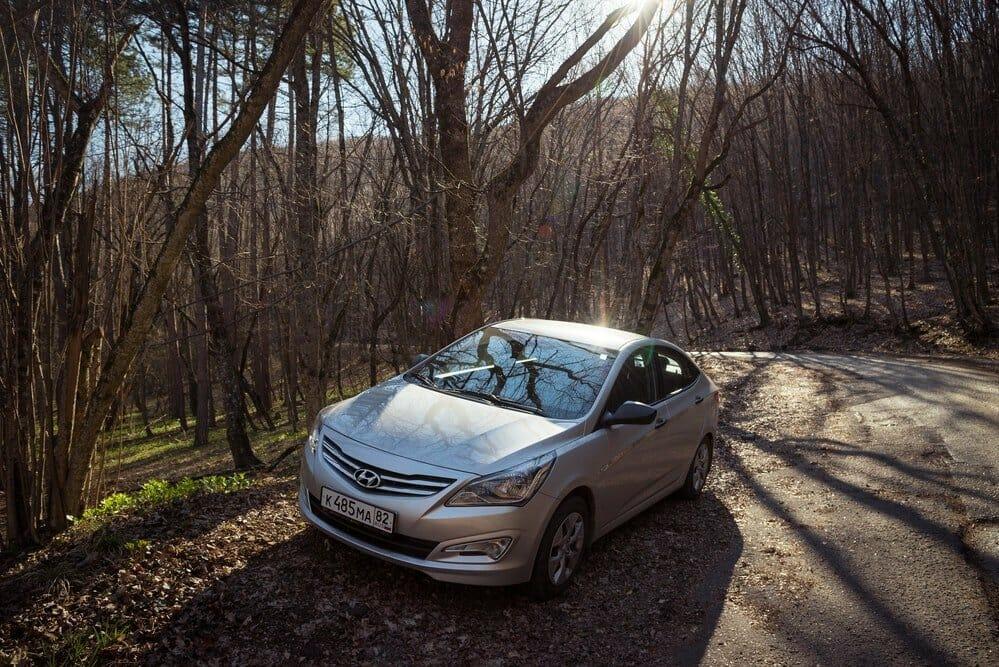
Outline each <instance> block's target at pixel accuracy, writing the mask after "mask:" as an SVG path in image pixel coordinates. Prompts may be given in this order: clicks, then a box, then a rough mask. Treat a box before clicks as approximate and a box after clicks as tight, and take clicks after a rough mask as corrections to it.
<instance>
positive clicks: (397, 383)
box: [323, 377, 579, 474]
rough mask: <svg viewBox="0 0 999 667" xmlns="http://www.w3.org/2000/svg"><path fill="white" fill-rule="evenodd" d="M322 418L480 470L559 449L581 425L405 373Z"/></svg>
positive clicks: (439, 462) (400, 449) (369, 440)
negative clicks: (526, 453)
mask: <svg viewBox="0 0 999 667" xmlns="http://www.w3.org/2000/svg"><path fill="white" fill-rule="evenodd" d="M323 421H324V423H325V425H326V426H327V427H328V428H331V429H333V430H334V431H337V432H339V433H342V434H343V435H346V436H347V437H349V438H352V439H353V440H356V441H358V442H361V443H363V444H365V445H368V446H370V447H375V448H376V449H380V450H382V451H385V452H388V453H390V454H396V455H398V456H404V457H406V458H409V459H414V460H416V461H421V462H423V463H429V464H431V465H436V466H441V467H444V468H451V469H453V470H460V471H462V472H470V473H477V474H481V473H483V472H488V471H490V470H492V469H495V468H497V467H499V466H497V463H498V462H500V461H501V460H502V459H506V458H507V457H510V456H511V455H513V454H516V453H517V452H520V451H522V450H524V449H526V448H528V447H534V446H535V445H550V446H551V448H554V447H555V446H557V445H558V444H560V443H562V442H563V441H565V440H566V439H569V438H571V437H574V435H575V431H576V429H575V428H573V427H578V426H579V425H578V423H577V422H569V421H556V420H551V419H548V418H546V417H541V416H538V415H532V414H529V413H526V412H520V411H517V410H510V409H507V408H503V407H499V406H495V405H489V404H487V403H481V402H479V401H475V400H469V399H465V398H461V397H458V396H451V395H449V394H444V393H441V392H439V391H434V390H432V389H429V388H427V387H422V386H420V385H416V384H412V383H410V382H407V381H406V380H404V379H402V378H401V377H398V378H393V379H391V380H389V381H387V382H384V383H382V384H380V385H377V386H375V387H372V388H371V389H368V390H367V391H365V392H363V393H361V394H358V395H357V396H355V397H354V398H352V399H349V400H347V401H344V402H342V403H339V404H337V405H336V406H334V407H333V408H332V409H331V410H329V411H328V412H327V413H326V415H325V417H324V420H323ZM541 449H546V448H545V447H541ZM538 453H539V454H540V453H543V452H541V451H539V452H538ZM513 463H515V461H511V464H513Z"/></svg>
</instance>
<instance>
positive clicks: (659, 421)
mask: <svg viewBox="0 0 999 667" xmlns="http://www.w3.org/2000/svg"><path fill="white" fill-rule="evenodd" d="M667 421H668V420H667V419H666V418H665V417H660V418H659V419H657V420H656V428H659V427H660V426H665V425H666V422H667Z"/></svg>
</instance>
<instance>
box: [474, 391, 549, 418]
mask: <svg viewBox="0 0 999 667" xmlns="http://www.w3.org/2000/svg"><path fill="white" fill-rule="evenodd" d="M460 393H462V394H467V395H469V396H475V397H477V398H482V399H485V400H487V401H489V402H490V403H492V404H493V405H499V406H501V407H504V408H512V409H514V410H523V411H524V412H530V413H532V414H535V415H540V414H542V412H541V408H536V407H534V406H533V405H527V404H526V403H521V402H519V401H514V400H512V399H509V398H503V397H502V396H497V395H496V394H493V393H490V392H487V391H473V390H471V389H462V390H460Z"/></svg>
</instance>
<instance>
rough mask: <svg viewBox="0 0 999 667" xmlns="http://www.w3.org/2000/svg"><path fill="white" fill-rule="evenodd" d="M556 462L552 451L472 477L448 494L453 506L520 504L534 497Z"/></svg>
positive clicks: (449, 503)
mask: <svg viewBox="0 0 999 667" xmlns="http://www.w3.org/2000/svg"><path fill="white" fill-rule="evenodd" d="M553 463H555V452H550V453H548V454H544V455H543V456H539V457H538V458H536V459H531V460H530V461H525V462H524V463H521V464H520V465H516V466H514V467H512V468H507V469H506V470H502V471H500V472H497V473H493V474H492V475H488V476H486V477H480V478H479V479H475V480H472V481H471V482H469V483H468V484H466V485H465V486H463V487H462V488H461V489H460V490H459V491H458V492H457V493H456V494H454V495H453V496H451V498H450V499H449V500H448V501H447V504H448V505H450V506H452V507H467V506H471V505H523V504H524V503H526V502H527V501H528V500H530V499H531V498H533V497H534V494H535V493H537V492H538V489H540V488H541V485H542V484H543V483H544V481H545V478H546V477H548V473H549V472H550V471H551V469H552V464H553Z"/></svg>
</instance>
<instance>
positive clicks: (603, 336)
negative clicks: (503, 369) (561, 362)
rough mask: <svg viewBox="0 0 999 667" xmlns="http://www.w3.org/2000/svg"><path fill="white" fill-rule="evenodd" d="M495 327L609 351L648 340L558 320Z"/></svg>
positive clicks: (523, 321) (511, 322) (508, 322)
mask: <svg viewBox="0 0 999 667" xmlns="http://www.w3.org/2000/svg"><path fill="white" fill-rule="evenodd" d="M493 326H501V327H503V328H504V329H513V330H515V331H523V332H526V333H534V334H538V335H540V336H550V337H551V338H559V339H561V340H570V341H573V342H577V343H587V344H589V345H596V346H597V347H603V348H606V349H609V350H620V349H622V348H624V347H626V346H627V345H628V344H630V343H633V342H635V341H636V340H648V338H647V337H646V336H642V335H639V334H637V333H632V332H630V331H622V330H620V329H610V328H608V327H599V326H595V325H593V324H581V323H579V322H560V321H558V320H536V319H528V318H521V319H517V320H504V321H503V322H495V323H493Z"/></svg>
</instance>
